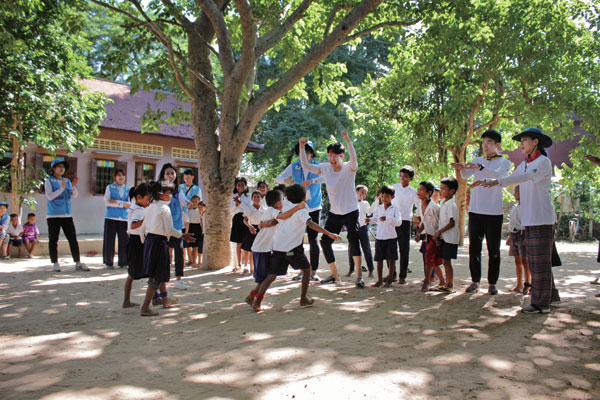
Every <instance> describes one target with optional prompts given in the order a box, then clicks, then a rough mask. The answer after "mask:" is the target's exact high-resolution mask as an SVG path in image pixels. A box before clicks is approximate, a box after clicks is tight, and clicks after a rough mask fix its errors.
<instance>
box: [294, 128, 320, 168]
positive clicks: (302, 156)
mask: <svg viewBox="0 0 600 400" xmlns="http://www.w3.org/2000/svg"><path fill="white" fill-rule="evenodd" d="M298 143H299V147H300V154H299V155H298V157H299V158H300V164H302V169H303V170H305V171H310V172H312V173H314V174H317V175H322V174H323V172H321V168H319V167H318V166H316V165H315V164H310V163H309V162H308V158H306V150H305V149H304V146H306V143H308V139H307V138H304V137H302V138H300V141H299V142H298Z"/></svg>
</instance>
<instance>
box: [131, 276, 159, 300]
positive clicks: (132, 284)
mask: <svg viewBox="0 0 600 400" xmlns="http://www.w3.org/2000/svg"><path fill="white" fill-rule="evenodd" d="M132 286H133V278H132V277H131V276H129V275H127V279H126V280H125V297H123V308H130V307H137V306H139V304H137V303H132V302H131V300H130V295H131V287H132ZM155 291H156V290H155ZM152 296H153V297H154V293H152ZM150 299H151V300H152V298H150ZM148 304H150V303H148Z"/></svg>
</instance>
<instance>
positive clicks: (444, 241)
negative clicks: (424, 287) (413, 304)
mask: <svg viewBox="0 0 600 400" xmlns="http://www.w3.org/2000/svg"><path fill="white" fill-rule="evenodd" d="M457 190H458V181H457V180H456V178H444V179H442V182H441V184H440V193H441V196H442V198H443V199H444V200H443V202H442V205H441V207H440V224H439V226H440V227H441V228H440V229H439V230H438V231H437V232H436V233H435V235H433V240H436V241H437V240H441V242H440V255H441V257H442V259H443V260H444V271H445V272H446V279H445V280H446V285H444V286H442V285H439V286H438V290H439V291H440V292H446V293H452V292H454V270H453V269H452V260H453V259H454V260H456V258H457V256H458V243H459V241H460V233H459V232H458V207H457V206H456V202H455V201H454V194H455V193H456V191H457Z"/></svg>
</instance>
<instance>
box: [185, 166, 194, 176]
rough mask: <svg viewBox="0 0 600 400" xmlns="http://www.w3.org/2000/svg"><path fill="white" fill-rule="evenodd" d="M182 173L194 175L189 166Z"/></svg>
mask: <svg viewBox="0 0 600 400" xmlns="http://www.w3.org/2000/svg"><path fill="white" fill-rule="evenodd" d="M183 174H184V175H191V176H195V175H194V171H193V170H192V169H190V168H188V169H186V170H185V171H183Z"/></svg>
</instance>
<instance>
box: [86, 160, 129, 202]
mask: <svg viewBox="0 0 600 400" xmlns="http://www.w3.org/2000/svg"><path fill="white" fill-rule="evenodd" d="M115 168H120V169H122V170H123V171H125V174H127V163H126V162H122V161H115V160H102V159H97V158H96V159H92V163H91V165H90V193H92V194H95V195H104V192H106V187H107V186H108V185H110V184H111V183H113V182H114V181H115V180H114V179H113V172H114V170H115Z"/></svg>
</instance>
